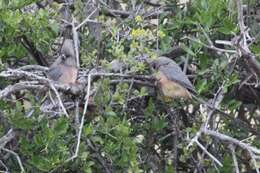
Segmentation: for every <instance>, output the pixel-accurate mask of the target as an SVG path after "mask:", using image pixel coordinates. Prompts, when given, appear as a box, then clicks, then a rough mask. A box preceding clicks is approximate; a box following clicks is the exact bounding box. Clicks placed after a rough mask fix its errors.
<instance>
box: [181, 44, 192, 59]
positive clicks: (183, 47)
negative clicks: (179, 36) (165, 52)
mask: <svg viewBox="0 0 260 173" xmlns="http://www.w3.org/2000/svg"><path fill="white" fill-rule="evenodd" d="M180 47H181V48H182V49H183V50H184V51H185V52H187V53H188V54H190V55H191V56H195V55H196V54H195V53H194V52H193V51H192V50H191V49H190V48H188V47H187V46H186V45H184V44H181V45H180Z"/></svg>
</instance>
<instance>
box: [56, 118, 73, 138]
mask: <svg viewBox="0 0 260 173" xmlns="http://www.w3.org/2000/svg"><path fill="white" fill-rule="evenodd" d="M68 128H69V124H68V120H67V119H65V118H59V119H58V120H57V121H56V122H55V123H54V127H53V130H54V132H55V135H56V136H59V135H64V134H65V133H66V132H67V130H68Z"/></svg>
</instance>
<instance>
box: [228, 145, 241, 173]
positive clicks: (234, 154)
mask: <svg viewBox="0 0 260 173" xmlns="http://www.w3.org/2000/svg"><path fill="white" fill-rule="evenodd" d="M229 149H230V151H231V154H232V159H233V162H234V166H235V170H236V173H239V167H238V162H237V156H236V152H235V148H234V146H233V144H230V145H229Z"/></svg>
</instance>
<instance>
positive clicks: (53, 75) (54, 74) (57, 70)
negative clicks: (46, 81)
mask: <svg viewBox="0 0 260 173" xmlns="http://www.w3.org/2000/svg"><path fill="white" fill-rule="evenodd" d="M61 68H62V67H61V66H60V65H58V66H54V67H51V68H50V69H49V71H48V73H47V76H48V77H49V78H50V79H52V80H54V81H58V80H59V78H60V77H61V76H62V69H61Z"/></svg>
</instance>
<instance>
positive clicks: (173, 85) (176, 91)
mask: <svg viewBox="0 0 260 173" xmlns="http://www.w3.org/2000/svg"><path fill="white" fill-rule="evenodd" d="M149 64H150V65H151V66H152V67H153V68H154V69H155V70H156V71H157V74H156V79H157V80H158V82H159V88H160V90H161V92H162V94H163V95H164V96H165V97H170V98H180V97H181V98H191V93H190V92H193V93H196V90H195V88H194V86H193V85H192V83H191V82H190V80H189V79H188V77H187V75H186V74H185V73H184V72H183V71H182V70H181V68H180V66H179V65H178V64H177V63H176V62H175V61H173V60H172V59H170V58H167V57H158V58H157V59H155V60H152V61H150V62H149Z"/></svg>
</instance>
